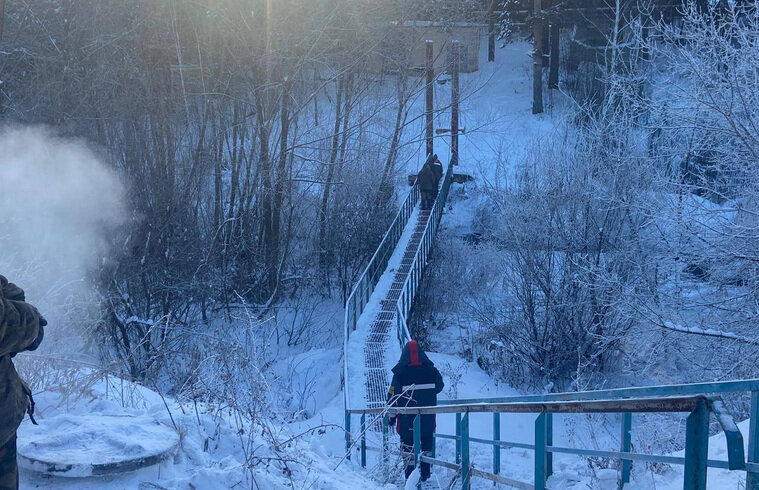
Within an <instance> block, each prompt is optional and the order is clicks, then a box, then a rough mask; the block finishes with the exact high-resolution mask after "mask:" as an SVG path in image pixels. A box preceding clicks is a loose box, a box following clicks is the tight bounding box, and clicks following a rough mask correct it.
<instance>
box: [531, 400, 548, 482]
mask: <svg viewBox="0 0 759 490" xmlns="http://www.w3.org/2000/svg"><path fill="white" fill-rule="evenodd" d="M534 488H535V490H545V489H546V414H545V413H541V414H540V415H538V418H537V419H535V487H534Z"/></svg>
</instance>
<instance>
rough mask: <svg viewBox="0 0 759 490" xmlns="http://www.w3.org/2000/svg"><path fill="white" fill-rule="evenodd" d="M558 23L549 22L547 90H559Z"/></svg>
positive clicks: (556, 20)
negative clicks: (549, 59) (549, 41)
mask: <svg viewBox="0 0 759 490" xmlns="http://www.w3.org/2000/svg"><path fill="white" fill-rule="evenodd" d="M559 35H560V29H559V21H558V19H553V21H552V22H551V61H550V68H549V71H548V88H549V89H558V88H559Z"/></svg>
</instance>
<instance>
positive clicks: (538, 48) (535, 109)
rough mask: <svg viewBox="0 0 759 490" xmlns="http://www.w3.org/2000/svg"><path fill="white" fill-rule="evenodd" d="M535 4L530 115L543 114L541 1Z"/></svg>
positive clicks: (537, 0) (536, 1)
mask: <svg viewBox="0 0 759 490" xmlns="http://www.w3.org/2000/svg"><path fill="white" fill-rule="evenodd" d="M534 2H535V4H534V5H535V26H534V30H533V36H534V38H535V39H534V42H535V49H533V52H532V113H533V114H540V113H542V112H543V20H542V18H541V10H542V9H541V0H534Z"/></svg>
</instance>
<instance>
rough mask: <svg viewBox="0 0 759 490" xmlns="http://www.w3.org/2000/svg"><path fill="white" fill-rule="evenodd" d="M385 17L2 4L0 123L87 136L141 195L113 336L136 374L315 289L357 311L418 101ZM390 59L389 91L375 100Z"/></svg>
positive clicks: (340, 5) (132, 202)
mask: <svg viewBox="0 0 759 490" xmlns="http://www.w3.org/2000/svg"><path fill="white" fill-rule="evenodd" d="M391 15H395V13H394V12H393V11H392V9H388V8H384V7H382V6H377V5H375V4H374V3H373V2H361V1H356V0H319V1H302V0H285V1H276V2H269V1H266V0H254V1H249V0H245V1H242V0H224V1H218V0H213V1H198V2H184V1H177V0H172V1H167V2H152V1H147V2H146V1H140V0H127V1H124V0H83V1H69V0H32V1H23V2H22V1H14V0H10V1H9V2H8V3H7V9H6V18H5V24H4V35H3V39H2V44H0V80H1V81H2V85H0V114H1V116H0V117H2V121H3V122H16V123H33V124H38V123H42V124H46V125H50V126H52V127H54V128H55V129H56V130H57V131H58V132H59V133H61V134H63V135H72V136H80V137H84V138H85V139H87V140H88V141H91V142H93V143H95V144H96V145H98V146H99V147H100V148H102V149H103V150H104V152H105V153H106V154H107V157H108V160H109V161H110V162H112V164H113V165H114V166H115V167H116V168H117V169H118V170H119V173H120V175H121V176H122V177H123V180H124V182H125V183H126V185H127V186H128V199H129V203H128V207H129V214H130V217H129V220H130V221H129V223H128V226H126V227H125V228H124V230H123V233H122V235H121V236H117V237H114V240H113V245H114V247H113V249H112V256H111V257H109V260H107V261H105V262H104V264H105V265H104V267H103V270H102V275H101V276H102V277H101V284H102V293H103V298H104V303H105V306H106V311H107V312H108V315H107V318H106V320H105V322H104V323H103V327H102V330H103V333H104V334H105V335H106V338H108V339H109V340H110V341H113V345H114V351H113V352H112V354H116V355H117V356H118V357H119V358H121V359H122V360H123V362H124V364H125V365H126V366H127V367H128V369H129V371H130V372H131V374H132V375H133V376H138V377H139V376H144V375H145V373H146V372H148V371H149V368H150V367H151V366H152V364H153V362H154V358H155V357H156V355H157V354H156V353H157V352H160V351H161V350H162V348H163V347H165V346H166V345H170V344H171V343H172V342H173V341H174V336H175V334H174V333H173V332H174V328H173V327H174V326H176V325H183V324H188V323H191V322H193V321H196V320H199V319H203V320H205V319H207V318H208V317H209V314H210V313H212V312H214V311H225V312H229V311H231V308H234V307H235V306H236V305H239V304H241V303H243V302H244V303H245V304H246V305H248V306H258V307H260V308H262V309H266V308H268V307H270V306H272V305H273V304H274V303H275V302H276V301H278V300H279V299H282V298H286V297H287V296H288V295H289V294H291V293H293V292H294V291H296V290H297V289H298V288H302V287H309V288H312V289H313V290H315V291H318V292H320V293H322V294H326V295H338V296H342V297H344V295H345V294H346V293H347V291H348V290H349V288H350V286H351V285H352V283H353V282H354V280H355V276H356V274H357V272H359V270H360V267H362V266H363V264H364V263H365V261H366V260H367V258H368V257H369V256H370V255H371V253H372V251H373V249H374V246H375V244H376V242H377V239H378V238H379V237H381V235H382V233H383V232H384V230H385V228H386V225H387V220H388V219H389V217H390V216H392V212H390V211H388V207H392V206H393V194H394V192H393V191H394V182H395V179H394V177H395V175H396V171H395V168H396V160H397V158H398V149H399V147H400V146H402V145H404V144H405V141H406V139H405V137H404V136H403V130H404V128H405V126H406V124H407V118H406V113H407V104H408V103H409V100H410V98H411V97H412V95H414V94H415V93H416V88H415V86H414V83H415V81H413V80H412V81H409V80H408V77H406V76H405V69H406V65H407V64H406V51H405V50H404V49H396V50H394V51H391V52H388V51H387V50H383V49H380V48H381V46H380V43H381V41H382V40H383V34H382V32H381V29H382V26H384V25H387V23H386V21H387V20H388V19H389V17H388V16H391ZM378 26H379V27H378ZM378 60H379V65H380V66H381V67H384V69H385V70H387V71H390V72H392V73H395V74H398V76H397V77H395V78H397V87H398V89H397V90H396V91H392V92H389V93H385V91H383V90H375V89H374V87H381V86H383V85H382V84H380V83H379V75H374V74H373V73H377V72H378V70H377V69H376V66H375V69H374V70H366V69H365V68H366V66H367V64H368V63H373V64H374V65H377V64H378ZM386 85H387V82H386V81H385V83H384V86H386ZM386 109H387V110H389V112H390V113H398V117H397V118H396V123H395V126H393V124H385V122H386V121H385V119H384V118H385V117H386V114H385V112H386ZM393 135H395V136H396V137H395V138H393V137H392V136H393ZM391 141H395V143H394V144H391ZM379 189H382V190H383V192H381V193H380V192H379Z"/></svg>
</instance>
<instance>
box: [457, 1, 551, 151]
mask: <svg viewBox="0 0 759 490" xmlns="http://www.w3.org/2000/svg"><path fill="white" fill-rule="evenodd" d="M538 1H539V0H538ZM459 55H460V45H459V42H458V41H453V70H452V71H453V73H452V74H451V77H452V80H451V82H452V83H451V90H452V94H451V161H452V162H453V164H454V165H458V164H459Z"/></svg>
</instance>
